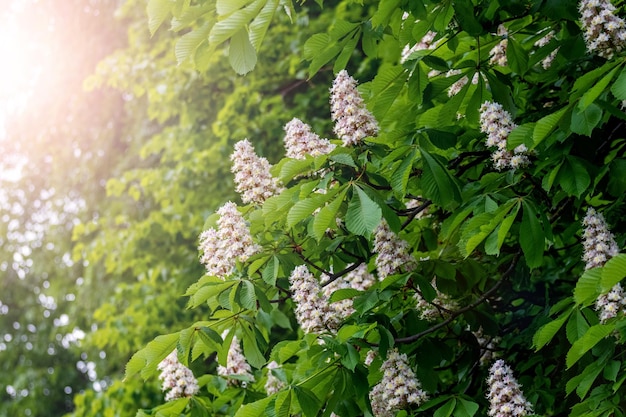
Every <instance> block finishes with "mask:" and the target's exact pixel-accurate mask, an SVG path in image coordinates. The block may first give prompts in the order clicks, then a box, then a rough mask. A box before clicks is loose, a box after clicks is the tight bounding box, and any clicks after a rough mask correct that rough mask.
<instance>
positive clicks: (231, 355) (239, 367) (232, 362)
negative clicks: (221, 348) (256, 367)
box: [217, 332, 254, 388]
mask: <svg viewBox="0 0 626 417" xmlns="http://www.w3.org/2000/svg"><path fill="white" fill-rule="evenodd" d="M226 333H227V332H225V334H224V335H222V338H224V337H225V336H226ZM217 374H218V375H220V376H225V377H229V376H232V375H238V376H242V377H244V378H245V379H248V380H250V381H254V375H252V368H250V364H249V363H248V362H247V361H246V357H245V356H243V353H242V352H241V346H240V345H239V339H237V336H233V340H232V341H231V343H230V347H229V348H228V356H227V357H226V366H222V365H219V366H218V367H217ZM228 383H229V384H230V385H240V384H241V386H242V387H243V388H245V387H246V386H247V385H248V383H247V381H242V380H239V379H234V378H229V379H228Z"/></svg>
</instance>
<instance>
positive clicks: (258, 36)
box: [248, 0, 280, 51]
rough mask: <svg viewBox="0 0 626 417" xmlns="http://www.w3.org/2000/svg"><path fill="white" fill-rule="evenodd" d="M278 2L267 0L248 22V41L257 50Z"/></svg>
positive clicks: (277, 0)
mask: <svg viewBox="0 0 626 417" xmlns="http://www.w3.org/2000/svg"><path fill="white" fill-rule="evenodd" d="M279 3H280V0H268V2H267V3H266V4H265V6H263V9H261V12H260V13H259V14H258V15H257V17H256V18H254V20H253V21H252V23H250V27H249V28H248V29H249V32H250V42H251V43H252V46H254V49H255V50H257V51H258V50H259V48H261V44H262V43H263V39H264V38H265V35H266V34H267V29H268V28H269V27H270V23H272V19H273V18H274V15H275V14H276V10H277V9H278V7H279Z"/></svg>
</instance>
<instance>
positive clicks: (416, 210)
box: [400, 200, 433, 230]
mask: <svg viewBox="0 0 626 417" xmlns="http://www.w3.org/2000/svg"><path fill="white" fill-rule="evenodd" d="M432 203H433V202H432V201H430V200H426V201H425V202H424V204H422V205H420V206H418V207H415V208H414V209H412V210H411V211H410V212H409V217H408V218H407V219H406V220H405V221H404V223H402V226H400V229H401V230H404V229H405V228H406V227H407V226H408V225H409V224H411V222H412V221H413V219H415V216H417V215H418V214H420V213H421V212H422V211H424V210H426V209H427V208H428V206H430V205H431V204H432Z"/></svg>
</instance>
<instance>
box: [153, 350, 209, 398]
mask: <svg viewBox="0 0 626 417" xmlns="http://www.w3.org/2000/svg"><path fill="white" fill-rule="evenodd" d="M157 369H158V370H160V371H161V374H160V375H159V379H160V380H161V381H163V384H162V387H163V391H167V390H169V392H168V393H167V394H165V401H172V400H175V399H177V398H183V397H191V396H192V395H195V394H196V393H197V392H198V390H199V389H200V387H198V380H197V379H196V378H195V377H194V376H193V373H192V372H191V369H189V368H187V367H186V366H185V365H183V364H182V363H180V362H179V361H178V356H177V354H176V350H174V351H173V352H172V353H170V354H169V355H167V357H166V358H165V359H163V360H162V361H161V362H160V363H159V364H158V365H157Z"/></svg>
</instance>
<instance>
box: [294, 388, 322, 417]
mask: <svg viewBox="0 0 626 417" xmlns="http://www.w3.org/2000/svg"><path fill="white" fill-rule="evenodd" d="M293 390H294V392H295V393H296V398H297V399H298V404H300V408H301V409H302V413H303V414H304V415H305V417H316V416H317V413H318V412H319V411H320V409H321V408H322V403H321V401H320V400H319V399H318V398H317V397H316V396H315V394H313V392H312V391H311V390H309V389H306V388H303V387H300V386H295V387H293Z"/></svg>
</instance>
